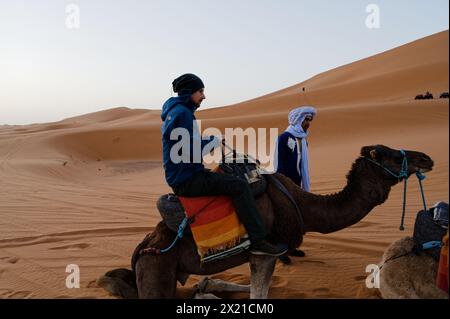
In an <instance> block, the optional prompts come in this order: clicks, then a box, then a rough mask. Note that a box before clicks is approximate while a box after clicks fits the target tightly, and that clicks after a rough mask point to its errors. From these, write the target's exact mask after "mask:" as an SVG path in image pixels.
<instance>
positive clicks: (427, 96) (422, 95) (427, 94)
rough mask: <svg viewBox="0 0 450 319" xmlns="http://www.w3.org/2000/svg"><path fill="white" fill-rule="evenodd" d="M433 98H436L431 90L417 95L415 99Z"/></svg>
mask: <svg viewBox="0 0 450 319" xmlns="http://www.w3.org/2000/svg"><path fill="white" fill-rule="evenodd" d="M433 98H434V97H433V94H431V93H430V92H428V91H427V93H425V94H419V95H416V97H415V98H414V99H415V100H432V99H433Z"/></svg>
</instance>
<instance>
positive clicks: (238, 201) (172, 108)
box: [161, 73, 287, 256]
mask: <svg viewBox="0 0 450 319" xmlns="http://www.w3.org/2000/svg"><path fill="white" fill-rule="evenodd" d="M172 86H173V90H174V92H176V93H178V96H177V97H172V98H170V99H169V100H167V101H166V102H165V103H164V106H163V109H162V114H161V119H162V121H163V125H162V127H161V131H162V143H163V160H164V171H165V177H166V181H167V183H168V184H169V186H170V187H171V188H172V189H173V191H174V193H175V194H176V195H180V196H185V197H198V196H216V195H226V196H229V197H231V199H232V201H233V204H234V207H235V209H236V214H237V215H238V218H239V220H240V221H241V222H242V224H243V225H244V227H245V229H246V230H247V233H248V235H249V238H250V242H251V245H250V253H252V254H256V255H271V256H280V255H282V254H284V253H286V251H287V250H286V249H282V248H279V247H277V246H276V245H274V244H272V243H270V242H268V241H267V240H266V236H267V232H266V228H265V225H264V223H263V221H262V219H261V216H260V214H259V212H258V210H257V208H256V204H255V201H254V199H253V194H252V192H251V190H250V186H249V185H248V183H247V182H245V181H242V180H240V179H238V178H237V177H234V176H231V175H227V174H223V173H216V172H211V171H209V170H206V169H205V167H204V166H203V163H202V155H204V154H205V153H204V152H205V150H207V151H206V153H208V152H209V151H212V149H213V148H211V144H214V146H218V145H219V144H220V141H219V140H217V138H214V137H210V138H209V139H208V140H203V139H202V138H201V136H200V132H199V131H198V127H197V125H196V124H195V120H196V119H195V116H194V113H195V111H196V110H197V109H198V108H199V107H200V104H201V103H202V101H203V100H204V99H205V98H206V97H205V92H204V87H205V86H204V84H203V82H202V80H201V79H200V78H199V77H198V76H196V75H194V74H189V73H188V74H184V75H182V76H180V77H178V78H176V79H175V80H174V81H173V82H172ZM176 129H178V132H179V131H180V130H182V131H187V132H188V133H189V135H188V136H189V138H188V139H187V140H186V139H183V138H181V140H180V136H179V135H178V137H177V138H175V139H174V136H171V135H175V136H177V134H172V132H173V131H174V130H176ZM196 139H197V140H196ZM198 139H201V141H198ZM179 143H183V145H182V147H181V149H179V147H178V146H177V145H176V144H179ZM194 144H195V145H199V144H200V145H201V149H199V150H196V148H195V147H194ZM174 146H176V147H174ZM174 150H175V151H174ZM180 152H181V153H183V152H187V154H180ZM197 153H198V154H197ZM175 157H176V158H177V160H175ZM180 157H181V158H182V160H181V161H179V158H180ZM194 159H198V160H197V161H196V160H194Z"/></svg>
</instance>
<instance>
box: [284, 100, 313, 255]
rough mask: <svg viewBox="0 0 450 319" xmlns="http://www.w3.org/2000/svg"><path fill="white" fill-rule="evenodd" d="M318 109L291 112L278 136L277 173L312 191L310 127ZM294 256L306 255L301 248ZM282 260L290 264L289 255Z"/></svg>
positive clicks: (291, 253)
mask: <svg viewBox="0 0 450 319" xmlns="http://www.w3.org/2000/svg"><path fill="white" fill-rule="evenodd" d="M316 114H317V111H316V109H315V108H314V107H312V106H302V107H298V108H296V109H294V110H292V111H291V112H290V113H289V116H288V121H289V126H288V128H287V129H286V131H285V132H284V133H283V134H281V135H280V136H279V137H278V141H277V157H276V158H277V166H276V167H277V173H280V174H283V175H285V176H287V177H289V178H290V179H291V180H292V181H293V182H294V183H296V184H297V185H298V186H299V187H301V188H302V189H303V190H305V191H307V192H309V191H310V179H309V163H308V142H307V140H306V137H307V136H308V129H309V127H310V125H311V122H312V121H313V119H314V117H315V116H316ZM289 254H290V255H292V256H297V257H304V256H305V253H304V252H303V251H301V250H298V249H296V250H293V251H290V252H289ZM280 260H281V261H282V262H283V263H285V264H288V263H290V259H289V257H288V256H286V255H285V256H281V257H280Z"/></svg>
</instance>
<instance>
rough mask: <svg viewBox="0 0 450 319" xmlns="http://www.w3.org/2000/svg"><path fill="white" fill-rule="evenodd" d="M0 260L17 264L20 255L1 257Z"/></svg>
mask: <svg viewBox="0 0 450 319" xmlns="http://www.w3.org/2000/svg"><path fill="white" fill-rule="evenodd" d="M0 260H1V261H4V262H7V263H9V264H15V263H17V262H18V261H19V260H20V258H18V257H0Z"/></svg>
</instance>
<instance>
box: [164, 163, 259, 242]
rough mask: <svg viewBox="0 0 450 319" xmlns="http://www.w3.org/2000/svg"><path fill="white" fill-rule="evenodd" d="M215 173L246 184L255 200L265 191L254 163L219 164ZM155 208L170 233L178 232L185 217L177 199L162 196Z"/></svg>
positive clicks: (170, 196) (173, 196) (172, 195)
mask: <svg viewBox="0 0 450 319" xmlns="http://www.w3.org/2000/svg"><path fill="white" fill-rule="evenodd" d="M215 171H217V172H221V173H223V174H229V175H232V176H234V177H236V178H239V179H242V180H244V181H246V182H248V183H249V185H250V189H251V191H252V193H253V196H254V198H255V199H256V198H258V197H259V196H261V195H262V194H264V192H265V191H266V188H267V180H266V177H265V176H264V175H261V174H260V173H259V171H258V167H257V164H255V163H248V162H244V163H221V164H220V165H219V166H218V167H217V168H216V169H215ZM156 206H157V208H158V211H159V213H160V214H161V217H162V219H163V221H164V222H165V223H166V225H167V226H168V227H169V228H170V229H171V230H172V231H174V232H178V227H179V226H180V224H181V222H182V221H183V219H184V218H185V217H186V215H185V209H184V207H183V205H182V204H181V202H180V200H179V198H178V197H177V196H176V195H175V194H172V193H170V194H165V195H162V196H161V197H160V198H159V199H158V201H157V203H156ZM185 232H187V233H189V232H190V229H189V227H186V229H185Z"/></svg>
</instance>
